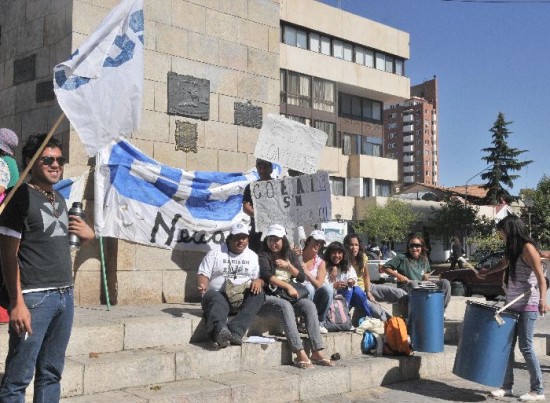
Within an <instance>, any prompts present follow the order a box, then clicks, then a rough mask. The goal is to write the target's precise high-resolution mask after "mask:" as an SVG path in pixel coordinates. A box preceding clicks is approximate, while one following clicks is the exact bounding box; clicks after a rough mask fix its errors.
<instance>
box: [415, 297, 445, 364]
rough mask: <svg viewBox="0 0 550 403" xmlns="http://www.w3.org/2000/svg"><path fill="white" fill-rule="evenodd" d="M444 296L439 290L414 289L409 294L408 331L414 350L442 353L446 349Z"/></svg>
mask: <svg viewBox="0 0 550 403" xmlns="http://www.w3.org/2000/svg"><path fill="white" fill-rule="evenodd" d="M444 310H445V308H444V295H443V291H441V290H439V289H437V288H413V289H411V291H410V292H409V321H408V330H409V334H410V336H411V344H412V349H413V350H414V351H423V352H427V353H440V352H442V351H443V348H444V336H445V333H444V323H445V320H444V317H443V314H444Z"/></svg>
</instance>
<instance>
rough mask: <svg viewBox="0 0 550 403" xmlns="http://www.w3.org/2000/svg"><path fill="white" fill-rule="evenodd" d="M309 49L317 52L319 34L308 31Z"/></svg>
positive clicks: (318, 48)
mask: <svg viewBox="0 0 550 403" xmlns="http://www.w3.org/2000/svg"><path fill="white" fill-rule="evenodd" d="M309 50H311V51H312V52H316V53H319V50H320V37H319V34H316V33H314V32H310V33H309Z"/></svg>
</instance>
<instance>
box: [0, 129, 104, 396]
mask: <svg viewBox="0 0 550 403" xmlns="http://www.w3.org/2000/svg"><path fill="white" fill-rule="evenodd" d="M45 137H46V135H44V134H39V135H34V136H31V137H29V139H28V141H27V144H26V145H25V147H24V148H23V153H22V156H23V161H24V163H25V164H28V163H29V162H30V160H31V159H32V157H33V155H34V154H36V152H37V151H38V150H39V149H40V146H41V144H42V142H43V141H44V139H45ZM64 164H65V158H64V157H63V155H62V146H61V143H60V142H59V141H58V140H55V139H50V140H49V141H48V143H47V144H46V147H45V148H44V150H43V151H42V152H41V153H40V156H39V157H38V159H37V160H36V162H35V163H34V164H33V166H32V168H31V171H30V174H31V179H30V181H29V183H28V184H24V185H22V186H21V187H20V188H19V189H17V190H16V192H15V194H14V196H13V199H12V200H11V202H10V203H9V204H8V205H7V206H6V208H5V210H4V212H3V214H2V215H1V216H0V250H1V256H2V273H3V275H4V283H5V285H6V287H7V289H8V293H9V297H10V309H9V314H10V329H9V350H8V356H7V359H6V370H5V374H4V378H3V380H2V384H1V386H0V401H1V402H3V403H6V402H22V401H24V400H25V397H24V396H25V390H26V388H27V386H28V385H29V383H30V382H31V380H32V377H33V374H34V376H35V380H34V401H35V402H46V403H49V402H57V401H59V399H60V385H59V383H60V380H61V374H62V372H63V366H64V364H65V351H66V348H67V344H68V342H69V337H70V335H71V328H72V323H73V309H74V306H73V305H74V302H73V277H72V262H71V255H70V249H69V237H68V233H69V232H70V233H73V234H76V235H78V236H79V237H80V238H81V240H83V241H85V240H89V239H92V238H93V237H94V231H93V230H92V229H91V228H90V227H89V226H88V225H87V224H86V223H85V222H84V221H83V220H82V219H81V218H80V217H74V216H71V217H70V219H71V220H70V222H69V217H68V213H67V206H66V205H65V201H64V200H63V197H62V196H61V195H60V194H59V193H58V192H56V191H54V190H53V188H52V186H53V185H54V184H55V183H57V182H58V181H59V180H60V179H61V175H62V173H63V165H64Z"/></svg>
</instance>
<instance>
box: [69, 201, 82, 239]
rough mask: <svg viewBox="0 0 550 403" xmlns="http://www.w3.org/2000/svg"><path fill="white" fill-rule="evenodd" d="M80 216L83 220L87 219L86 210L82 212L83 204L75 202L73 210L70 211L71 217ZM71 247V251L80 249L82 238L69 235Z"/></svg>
mask: <svg viewBox="0 0 550 403" xmlns="http://www.w3.org/2000/svg"><path fill="white" fill-rule="evenodd" d="M72 215H75V216H79V217H81V218H84V217H85V214H84V210H82V203H80V202H74V203H73V205H72V207H71V209H70V210H69V216H72ZM69 245H70V246H71V249H78V248H80V238H79V237H78V235H76V234H72V233H69Z"/></svg>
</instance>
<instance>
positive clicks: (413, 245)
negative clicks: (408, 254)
mask: <svg viewBox="0 0 550 403" xmlns="http://www.w3.org/2000/svg"><path fill="white" fill-rule="evenodd" d="M421 247H422V244H421V243H411V244H410V245H409V248H421Z"/></svg>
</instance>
